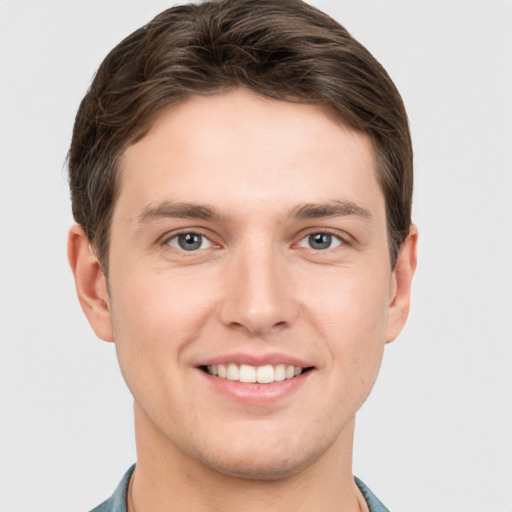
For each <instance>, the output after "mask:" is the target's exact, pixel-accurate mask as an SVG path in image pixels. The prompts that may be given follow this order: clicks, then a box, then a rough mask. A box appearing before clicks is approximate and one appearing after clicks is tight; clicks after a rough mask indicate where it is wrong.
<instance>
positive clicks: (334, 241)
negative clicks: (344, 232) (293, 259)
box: [299, 233, 342, 251]
mask: <svg viewBox="0 0 512 512" xmlns="http://www.w3.org/2000/svg"><path fill="white" fill-rule="evenodd" d="M341 244H342V241H341V239H340V238H338V237H337V236H336V235H331V234H330V233H312V234H311V235H308V236H306V237H304V238H303V239H302V240H301V241H300V243H299V246H300V247H306V248H308V249H314V250H315V251H324V250H326V249H333V248H334V247H338V246H339V245H341Z"/></svg>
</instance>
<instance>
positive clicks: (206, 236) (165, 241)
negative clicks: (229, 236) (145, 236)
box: [160, 227, 221, 253]
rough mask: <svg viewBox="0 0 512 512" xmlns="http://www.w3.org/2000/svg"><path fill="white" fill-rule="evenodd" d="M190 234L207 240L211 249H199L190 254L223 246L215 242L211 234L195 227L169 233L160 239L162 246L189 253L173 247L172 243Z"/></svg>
mask: <svg viewBox="0 0 512 512" xmlns="http://www.w3.org/2000/svg"><path fill="white" fill-rule="evenodd" d="M188 233H190V234H195V235H200V236H202V237H203V238H204V239H205V240H207V241H208V242H209V247H204V248H202V249H197V250H196V251H190V253H193V252H198V251H200V250H205V249H210V248H212V247H220V245H221V244H219V243H217V242H215V241H214V240H213V239H212V238H213V237H212V236H211V235H210V234H208V233H207V232H206V230H205V229H202V228H195V227H191V228H189V227H187V228H181V229H176V230H174V231H171V232H168V233H166V234H165V235H163V236H162V237H160V244H161V245H163V246H167V247H173V248H174V249H177V250H179V251H182V252H187V251H185V250H184V249H182V248H181V247H176V246H174V245H171V244H170V241H171V240H173V239H176V238H178V237H179V236H180V235H186V234H188Z"/></svg>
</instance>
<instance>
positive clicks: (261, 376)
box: [206, 363, 302, 384]
mask: <svg viewBox="0 0 512 512" xmlns="http://www.w3.org/2000/svg"><path fill="white" fill-rule="evenodd" d="M206 370H207V372H208V373H209V374H210V375H215V376H218V377H220V378H221V379H228V380H237V381H239V382H258V383H260V384H270V383H271V382H280V381H282V380H285V379H293V377H298V376H299V375H300V374H301V373H302V368H301V367H300V366H293V365H284V364H276V365H271V364H266V365H264V366H251V365H248V364H241V365H237V364H235V363H229V364H213V365H208V366H207V367H206Z"/></svg>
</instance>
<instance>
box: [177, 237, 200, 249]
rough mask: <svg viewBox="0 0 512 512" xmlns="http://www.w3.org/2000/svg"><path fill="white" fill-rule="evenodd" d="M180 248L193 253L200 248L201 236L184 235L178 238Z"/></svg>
mask: <svg viewBox="0 0 512 512" xmlns="http://www.w3.org/2000/svg"><path fill="white" fill-rule="evenodd" d="M178 243H179V244H180V247H181V248H182V249H183V250H185V251H193V250H195V249H199V247H201V235H198V234H197V233H185V234H183V235H180V236H179V237H178Z"/></svg>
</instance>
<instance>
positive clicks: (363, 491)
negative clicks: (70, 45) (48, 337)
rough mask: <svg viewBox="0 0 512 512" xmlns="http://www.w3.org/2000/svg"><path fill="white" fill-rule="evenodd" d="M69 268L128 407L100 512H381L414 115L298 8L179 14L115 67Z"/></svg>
mask: <svg viewBox="0 0 512 512" xmlns="http://www.w3.org/2000/svg"><path fill="white" fill-rule="evenodd" d="M69 170H70V184H71V192H72V201H73V213H74V216H75V219H76V221H77V224H76V225H75V226H73V227H72V228H71V230H70V234H69V243H68V254H69V260H70V263H71V267H72V269H73V272H74V275H75V280H76V287H77V292H78V297H79V300H80V303H81V305H82V308H83V310H84V312H85V314H86V316H87V318H88V320H89V322H90V324H91V326H92V328H93V329H94V331H95V332H96V334H97V335H98V336H99V337H100V338H102V339H104V340H106V341H112V342H115V345H116V350H117V354H118V359H119V363H120V366H121V371H122V373H123V376H124V378H125V380H126V383H127V385H128V387H129V389H130V391H131V393H132V395H133V397H134V414H135V431H136V445H137V464H136V466H134V467H132V468H130V470H129V471H128V472H127V474H126V475H125V477H124V478H123V480H122V481H121V483H120V485H119V487H118V489H117V490H116V491H115V493H114V495H113V496H112V497H111V498H110V499H109V500H107V501H106V502H105V503H103V504H102V505H100V506H99V507H98V508H96V509H95V510H96V511H125V510H127V511H128V512H135V511H136V512H146V511H152V512H158V511H164V510H165V511H168V510H187V511H196V510H205V511H210V510H211V511H213V510H220V509H222V510H228V511H229V510H237V511H239V510H246V511H259V510H266V511H282V510H299V511H301V510H308V511H311V510H318V511H340V512H355V511H372V512H377V511H385V510H387V509H386V508H385V507H384V506H383V505H382V504H381V503H380V502H379V501H378V500H377V498H376V497H375V496H374V495H373V494H372V493H371V491H370V490H369V489H368V487H366V486H365V485H364V484H363V483H362V482H361V481H359V480H358V479H355V478H354V477H353V476H352V469H351V461H352V445H353V433H354V417H355V414H356V412H357V410H358V409H359V407H360V406H361V405H362V403H363V402H364V400H365V399H366V397H367V396H368V393H369V392H370V389H371V387H372V385H373V383H374V381H375V378H376V376H377V372H378V369H379V365H380V362H381V358H382V353H383V349H384V346H385V344H386V343H388V342H390V341H392V340H393V339H395V337H396V336H397V335H398V334H399V332H400V330H401V328H402V327H403V325H404V323H405V321H406V317H407V314H408V309H409V298H410V285H411V280H412V276H413V273H414V269H415V266H416V239H417V233H416V229H415V227H414V226H413V225H412V224H411V219H410V214H411V194H412V149H411V141H410V135H409V130H408V124H407V117H406V114H405V110H404V107H403V104H402V101H401V98H400V96H399V94H398V92H397V90H396V88H395V87H394V85H393V83H392V82H391V80H390V78H389V77H388V75H387V74H386V72H385V71H384V69H383V68H382V67H381V66H380V65H379V64H378V63H377V62H376V61H375V59H374V58H373V57H372V56H371V55H370V54H369V53H368V52H367V50H365V49H364V48H363V47H362V46H361V45H360V44H359V43H357V42H356V41H355V40H354V39H353V38H352V37H351V36H350V35H349V34H348V33H347V32H346V30H345V29H344V28H342V27H341V26H340V25H339V24H338V23H336V22H335V21H333V20H332V19H330V18H329V17H328V16H326V15H325V14H323V13H321V12H319V11H317V10H316V9H314V8H313V7H311V6H308V5H307V4H305V3H302V2H301V1H299V0H283V1H279V2H275V1H269V0H221V1H214V2H206V3H202V4H199V5H186V6H180V7H174V8H171V9H169V10H167V11H164V12H163V13H162V14H160V15H159V16H157V17H156V18H155V19H154V20H153V21H151V22H150V23H149V24H148V25H146V26H144V27H142V28H141V29H139V30H137V31H136V32H134V33H133V34H132V35H130V36H129V37H128V38H126V39H125V40H124V41H123V42H121V43H120V44H119V45H118V46H117V47H116V48H114V50H112V52H111V53H110V54H109V55H108V56H107V58H106V59H105V61H104V62H103V63H102V65H101V66H100V68H99V70H98V73H97V75H96V77H95V79H94V81H93V83H92V85H91V88H90V90H89V91H88V93H87V95H86V96H85V98H84V100H83V101H82V104H81V106H80V109H79V111H78V114H77V118H76V123H75V128H74V133H73V140H72V144H71V149H70V153H69Z"/></svg>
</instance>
